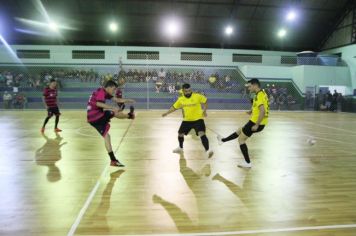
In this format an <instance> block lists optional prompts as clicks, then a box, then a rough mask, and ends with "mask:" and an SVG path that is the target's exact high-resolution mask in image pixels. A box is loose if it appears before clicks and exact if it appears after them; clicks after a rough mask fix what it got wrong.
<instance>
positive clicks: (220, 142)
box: [216, 134, 224, 145]
mask: <svg viewBox="0 0 356 236" xmlns="http://www.w3.org/2000/svg"><path fill="white" fill-rule="evenodd" d="M216 139H217V140H218V143H219V145H222V144H223V143H224V142H223V141H222V139H223V137H222V136H221V135H220V134H219V135H218V136H216Z"/></svg>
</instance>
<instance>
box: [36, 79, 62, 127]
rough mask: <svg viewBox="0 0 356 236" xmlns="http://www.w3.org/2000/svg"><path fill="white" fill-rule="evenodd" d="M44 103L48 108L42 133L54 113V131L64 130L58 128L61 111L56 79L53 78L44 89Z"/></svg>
mask: <svg viewBox="0 0 356 236" xmlns="http://www.w3.org/2000/svg"><path fill="white" fill-rule="evenodd" d="M43 103H44V105H45V107H46V109H47V117H46V119H45V120H44V122H43V126H42V128H41V133H44V131H45V127H46V124H47V122H48V120H49V119H51V117H52V116H53V115H55V116H56V121H55V126H54V131H55V132H61V131H62V130H61V129H59V128H58V122H59V116H60V115H61V113H60V112H59V108H58V92H57V81H56V80H55V79H51V80H50V82H49V85H48V87H46V88H45V89H44V90H43Z"/></svg>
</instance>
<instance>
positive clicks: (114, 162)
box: [110, 160, 125, 167]
mask: <svg viewBox="0 0 356 236" xmlns="http://www.w3.org/2000/svg"><path fill="white" fill-rule="evenodd" d="M110 166H117V167H125V165H124V164H122V163H121V162H119V161H118V160H116V161H111V162H110Z"/></svg>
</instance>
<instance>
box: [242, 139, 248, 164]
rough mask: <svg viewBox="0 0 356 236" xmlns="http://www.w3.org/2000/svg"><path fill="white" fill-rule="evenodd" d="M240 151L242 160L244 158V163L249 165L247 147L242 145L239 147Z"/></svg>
mask: <svg viewBox="0 0 356 236" xmlns="http://www.w3.org/2000/svg"><path fill="white" fill-rule="evenodd" d="M240 149H241V152H242V154H243V155H244V158H245V161H246V162H247V163H250V157H249V156H248V148H247V145H246V144H245V143H244V144H241V145H240Z"/></svg>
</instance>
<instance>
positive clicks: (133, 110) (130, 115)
mask: <svg viewBox="0 0 356 236" xmlns="http://www.w3.org/2000/svg"><path fill="white" fill-rule="evenodd" d="M127 115H129V117H128V119H131V120H134V119H135V108H134V107H133V106H130V112H129V113H127Z"/></svg>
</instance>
